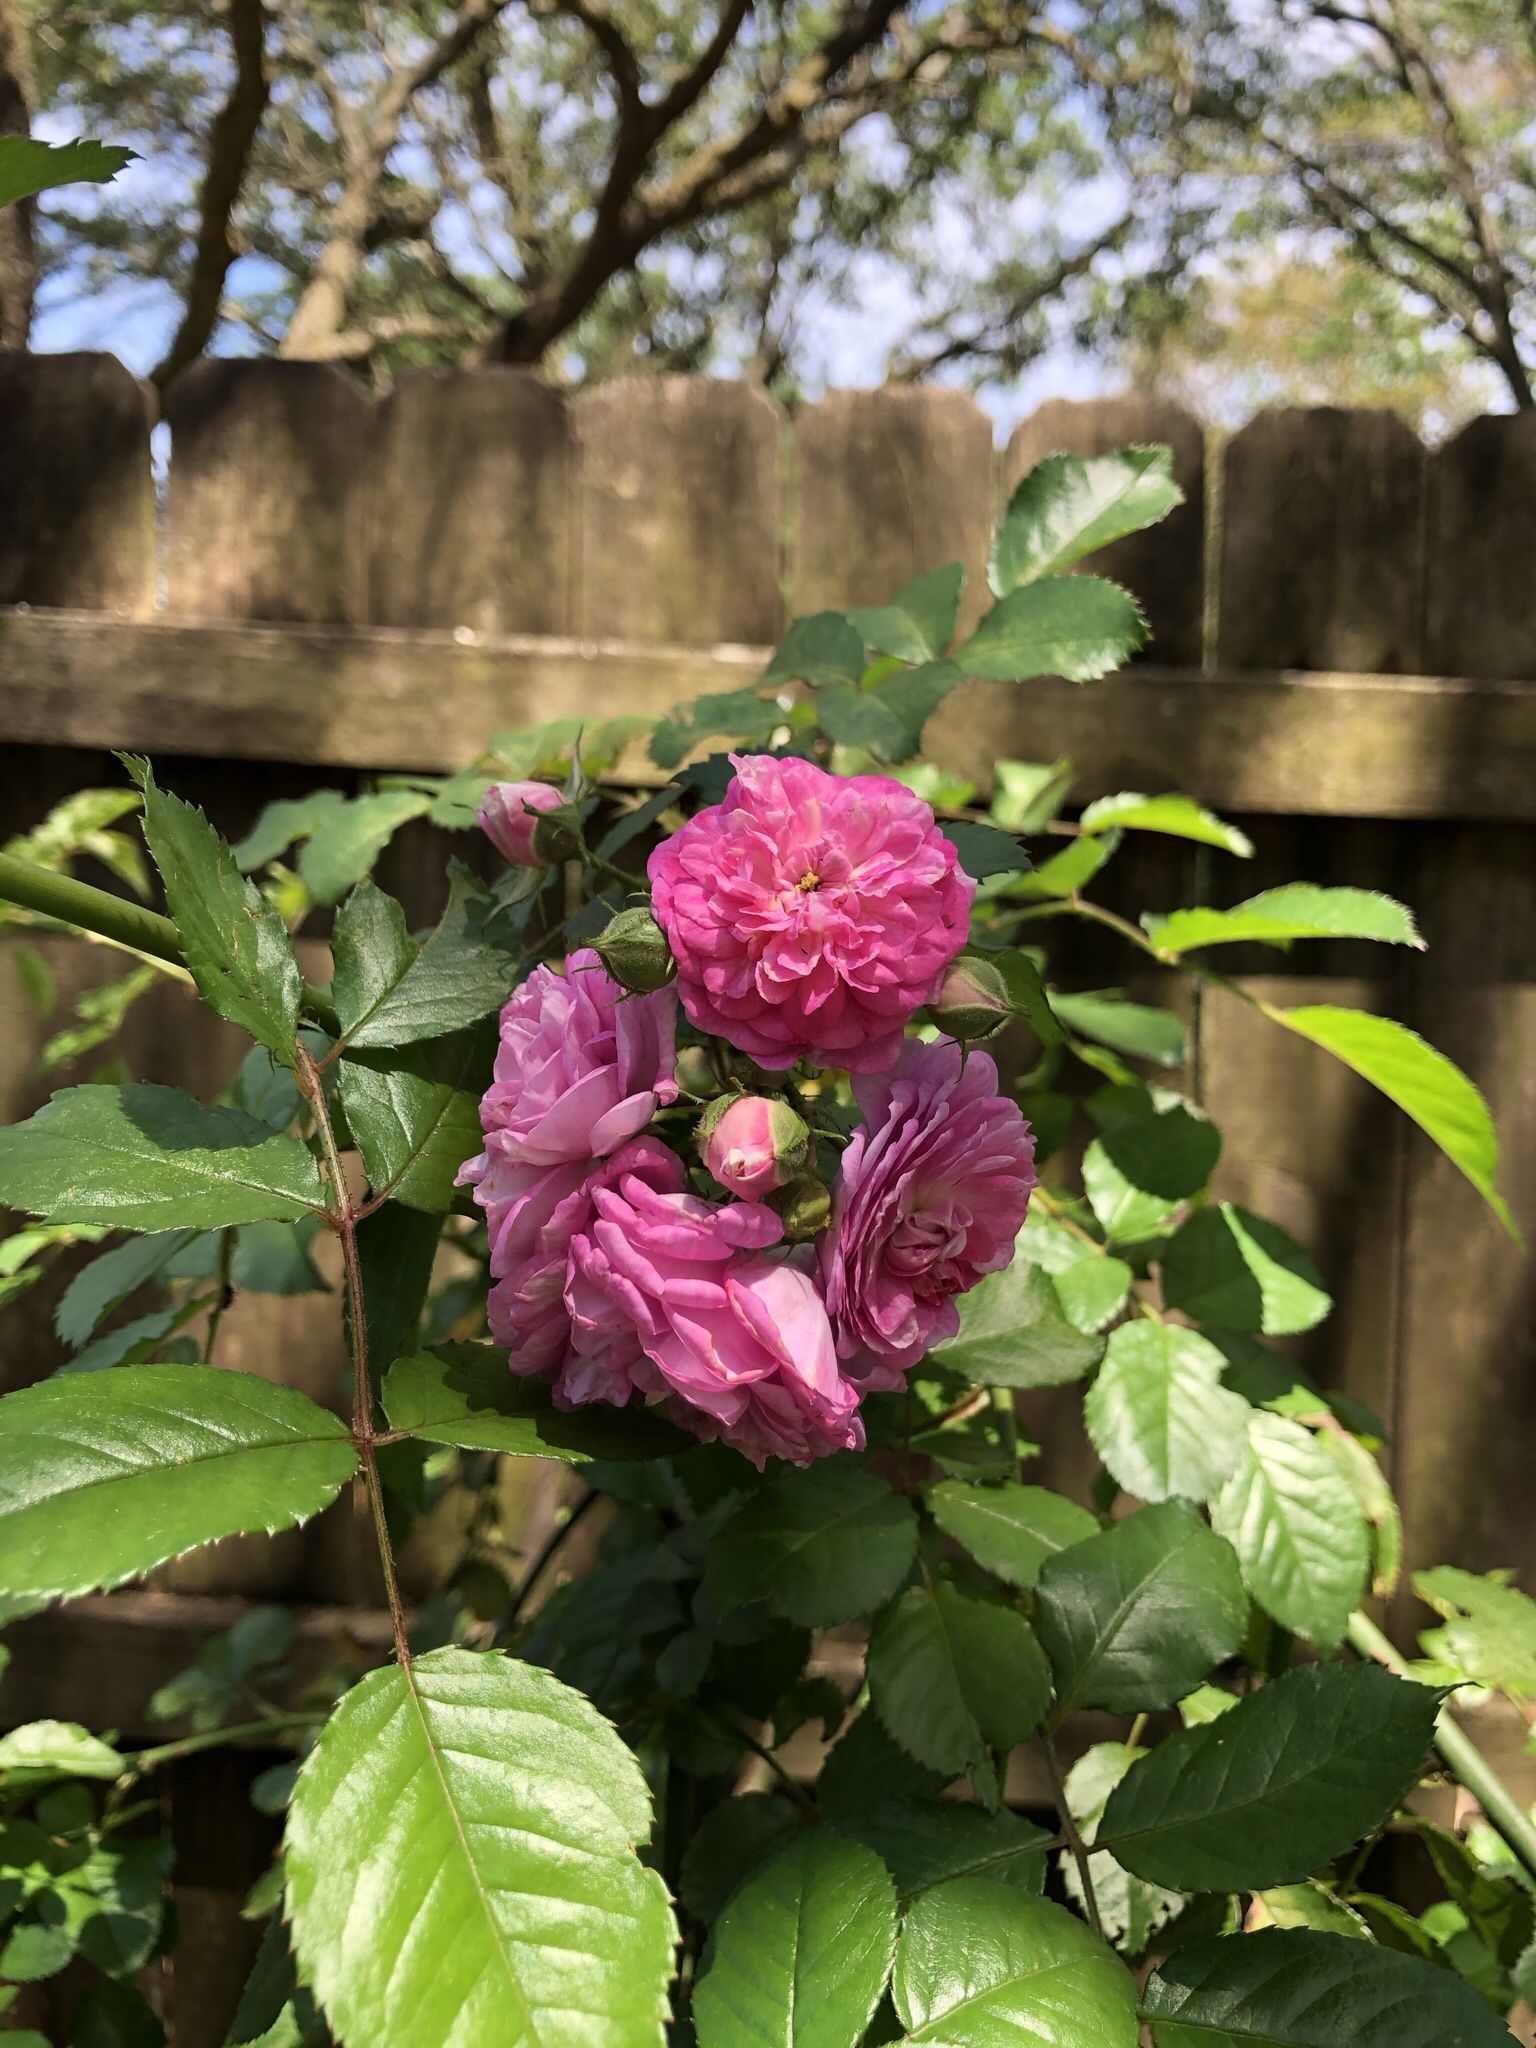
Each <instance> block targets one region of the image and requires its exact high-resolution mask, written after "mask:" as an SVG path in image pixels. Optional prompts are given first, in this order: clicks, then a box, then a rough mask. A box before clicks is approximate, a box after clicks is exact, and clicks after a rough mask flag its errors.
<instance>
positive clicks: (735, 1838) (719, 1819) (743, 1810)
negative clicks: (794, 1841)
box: [677, 1729, 800, 1920]
mask: <svg viewBox="0 0 1536 2048" xmlns="http://www.w3.org/2000/svg"><path fill="white" fill-rule="evenodd" d="M774 1732H775V1733H776V1734H777V1732H778V1731H777V1729H775V1731H774ZM799 1825H800V1818H799V1815H798V1813H797V1810H796V1808H795V1807H794V1806H792V1805H791V1803H790V1802H789V1800H787V1799H786V1798H784V1797H783V1795H782V1794H780V1793H778V1792H740V1793H737V1794H736V1796H735V1797H734V1798H732V1799H722V1800H721V1802H720V1804H719V1805H718V1806H716V1807H713V1808H711V1810H710V1811H709V1812H708V1813H707V1814H705V1816H704V1818H703V1820H702V1821H701V1822H700V1823H699V1825H698V1827H696V1828H695V1829H694V1831H693V1833H692V1834H691V1835H690V1836H689V1838H688V1847H687V1848H686V1849H685V1850H684V1852H683V1867H682V1873H681V1875H680V1877H679V1878H678V1885H677V1896H678V1898H679V1900H680V1901H681V1903H682V1904H683V1905H684V1906H685V1907H686V1908H687V1910H688V1911H689V1912H690V1913H691V1914H692V1915H693V1916H694V1918H695V1919H696V1920H713V1919H714V1918H715V1917H716V1916H717V1915H718V1914H719V1912H720V1911H721V1909H722V1908H723V1907H724V1906H725V1904H726V1902H727V1901H728V1900H729V1899H731V1898H732V1897H733V1896H734V1895H735V1893H736V1892H737V1891H739V1890H740V1888H741V1886H742V1885H743V1884H745V1883H746V1881H747V1879H748V1878H749V1877H751V1876H752V1874H753V1873H754V1872H755V1871H757V1870H760V1869H761V1868H762V1866H763V1864H764V1863H766V1862H767V1860H768V1858H769V1857H770V1856H772V1855H773V1853H774V1851H775V1850H776V1849H779V1848H781V1847H782V1846H783V1844H784V1843H785V1842H786V1841H787V1840H788V1839H789V1837H790V1836H791V1835H792V1834H793V1833H794V1832H795V1830H796V1828H797V1827H798V1826H799Z"/></svg>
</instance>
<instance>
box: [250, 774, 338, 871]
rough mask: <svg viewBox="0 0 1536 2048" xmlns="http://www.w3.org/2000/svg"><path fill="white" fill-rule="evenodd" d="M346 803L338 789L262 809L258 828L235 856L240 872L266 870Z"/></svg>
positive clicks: (284, 799)
mask: <svg viewBox="0 0 1536 2048" xmlns="http://www.w3.org/2000/svg"><path fill="white" fill-rule="evenodd" d="M346 801H347V799H346V798H345V797H344V796H343V795H342V793H341V791H340V790H339V789H312V790H310V792H309V793H308V795H307V796H294V797H280V798H279V799H278V801H277V802H276V803H271V804H265V805H263V807H262V809H261V812H260V815H259V816H258V817H257V820H256V822H255V824H254V825H253V826H252V827H251V829H250V831H249V832H247V833H246V835H245V837H244V838H243V839H241V840H237V841H236V843H235V846H234V849H233V851H234V856H235V860H236V862H237V863H238V864H239V867H240V869H241V871H242V872H243V873H245V874H249V873H250V871H251V870H252V868H264V867H265V866H266V865H267V863H268V861H274V860H276V859H277V857H278V855H279V854H280V853H286V852H287V850H288V848H289V847H290V846H292V845H293V843H294V841H295V840H296V839H307V838H308V837H309V835H310V833H311V832H313V831H315V830H316V828H317V827H318V826H320V825H322V824H323V823H324V822H325V820H326V818H327V817H329V816H330V814H331V812H332V811H335V810H338V809H339V808H340V807H341V806H342V805H343V804H344V803H345V802H346Z"/></svg>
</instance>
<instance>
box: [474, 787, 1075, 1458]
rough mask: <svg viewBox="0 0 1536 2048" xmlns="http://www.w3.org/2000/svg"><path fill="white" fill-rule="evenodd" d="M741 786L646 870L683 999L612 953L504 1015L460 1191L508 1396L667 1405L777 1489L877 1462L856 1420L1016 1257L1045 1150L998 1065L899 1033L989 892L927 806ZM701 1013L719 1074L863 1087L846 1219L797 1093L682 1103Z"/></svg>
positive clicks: (870, 792) (879, 791) (583, 963)
mask: <svg viewBox="0 0 1536 2048" xmlns="http://www.w3.org/2000/svg"><path fill="white" fill-rule="evenodd" d="M735 766H736V776H735V779H734V780H733V782H732V783H731V785H730V787H729V789H728V790H727V792H726V797H725V800H724V802H723V803H721V804H718V805H714V806H712V807H710V808H709V809H707V810H705V811H702V812H700V813H699V814H698V816H696V817H695V818H694V819H692V820H691V821H690V822H689V823H688V824H685V825H684V826H683V827H682V828H681V830H680V831H678V832H676V833H674V834H673V835H672V837H671V838H670V839H668V840H667V841H665V842H664V843H663V844H662V845H661V846H660V847H659V848H658V849H657V851H656V852H655V853H654V854H653V855H652V857H651V862H650V874H651V880H652V887H653V904H654V911H655V916H656V920H657V923H658V924H659V925H660V928H661V930H662V932H663V933H664V934H665V936H666V940H667V942H668V944H669V945H670V947H671V949H672V953H673V956H674V958H675V960H676V963H677V970H678V971H677V982H676V985H675V987H673V986H665V987H659V988H654V989H651V990H650V991H649V992H648V993H631V992H629V991H627V990H626V989H625V988H624V987H623V986H622V985H621V984H620V982H619V981H617V980H616V979H614V977H613V976H612V975H610V974H609V973H608V972H607V970H606V969H605V968H604V966H603V964H602V961H601V960H600V959H599V956H598V954H597V953H596V952H595V951H593V950H592V949H591V948H583V949H581V950H578V951H576V952H573V953H572V954H571V955H570V956H569V957H568V959H567V960H566V962H565V965H564V971H563V972H562V971H558V970H556V969H555V968H552V967H547V966H541V967H536V968H535V969H534V970H533V972H532V973H531V974H530V975H529V976H528V978H527V980H526V981H524V982H523V983H522V985H521V986H520V987H519V988H518V989H517V990H516V991H515V992H514V994H513V995H512V997H511V999H510V1000H509V1002H508V1003H507V1005H506V1007H505V1009H504V1010H503V1011H502V1015H501V1038H500V1046H499V1049H498V1052H497V1057H496V1065H495V1074H494V1078H493V1080H492V1083H491V1086H490V1088H489V1089H488V1090H487V1092H486V1095H485V1097H484V1100H483V1102H482V1104H481V1123H482V1126H483V1129H484V1133H485V1149H484V1151H483V1152H481V1153H480V1154H478V1155H477V1156H476V1157H475V1158H473V1159H470V1160H469V1161H467V1162H466V1164H465V1165H464V1167H463V1168H462V1169H461V1171H460V1176H459V1178H460V1180H461V1182H463V1183H465V1184H467V1185H469V1186H470V1187H472V1188H473V1190H474V1199H475V1201H476V1203H477V1204H478V1206H479V1207H480V1208H481V1210H482V1211H483V1212H484V1215H485V1221H486V1231H487V1237H488V1240H489V1246H490V1267H491V1277H492V1283H493V1284H492V1287H491V1293H490V1299H489V1304H488V1317H489V1322H490V1329H491V1335H492V1337H493V1338H494V1340H495V1341H496V1343H497V1344H499V1345H501V1346H503V1347H504V1348H505V1349H506V1351H507V1353H508V1359H509V1363H510V1365H511V1368H512V1370H513V1371H514V1372H516V1373H520V1374H525V1375H531V1376H535V1377H538V1378H540V1379H542V1380H544V1381H546V1382H547V1383H548V1384H549V1386H550V1388H551V1392H552V1396H553V1399H554V1401H555V1404H556V1405H557V1406H558V1407H560V1408H563V1409H573V1408H579V1407H582V1406H585V1405H587V1404H589V1403H592V1402H601V1403H605V1404H608V1405H611V1406H614V1407H620V1408H622V1407H625V1406H627V1405H629V1404H630V1403H631V1402H633V1401H636V1400H639V1401H640V1402H643V1403H648V1404H652V1405H657V1406H660V1407H662V1408H664V1409H665V1410H666V1412H667V1413H668V1414H669V1415H670V1416H671V1417H672V1418H673V1419H674V1420H675V1421H677V1422H679V1423H681V1424H682V1425H684V1426H685V1427H687V1428H688V1429H690V1430H691V1431H692V1432H693V1433H694V1434H695V1435H697V1436H699V1437H701V1438H703V1439H704V1440H706V1441H709V1440H714V1439H721V1440H723V1441H725V1442H726V1443H729V1444H731V1445H733V1446H734V1447H735V1448H736V1449H738V1450H739V1451H741V1452H742V1453H743V1454H744V1455H745V1456H747V1457H749V1458H751V1459H752V1461H753V1462H754V1463H755V1464H756V1465H758V1466H759V1468H761V1467H762V1465H763V1464H764V1463H765V1461H766V1460H767V1459H768V1458H770V1457H778V1458H786V1459H789V1460H791V1461H793V1462H794V1463H796V1464H801V1465H804V1464H807V1463H809V1462H810V1461H811V1460H812V1459H815V1458H818V1457H823V1456H826V1455H827V1454H829V1453H831V1452H834V1451H839V1450H858V1449H861V1448H862V1447H863V1444H864V1440H865V1439H864V1428H863V1424H862V1422H861V1420H860V1416H859V1405H860V1402H861V1400H862V1399H863V1397H864V1396H865V1395H866V1394H867V1393H870V1392H875V1391H882V1390H886V1389H890V1388H895V1387H899V1386H900V1385H902V1383H903V1381H904V1378H905V1375H906V1374H907V1372H908V1371H910V1369H911V1368H912V1367H913V1366H914V1365H915V1364H916V1363H917V1362H918V1361H919V1360H920V1359H921V1358H922V1357H923V1355H924V1353H925V1352H926V1351H928V1350H929V1349H930V1348H931V1347H932V1346H933V1345H934V1344H937V1343H940V1342H942V1341H943V1340H944V1339H945V1338H946V1337H949V1336H952V1335H953V1334H954V1332H955V1330H956V1329H957V1327H958V1322H959V1314H958V1308H957V1305H956V1304H957V1298H958V1297H959V1296H960V1295H961V1294H963V1293H964V1292H965V1291H966V1290H967V1289H968V1288H970V1287H973V1286H974V1285H975V1284H976V1282H977V1281H978V1280H980V1279H982V1278H983V1277H984V1276H985V1275H986V1274H988V1273H994V1272H997V1271H998V1270H999V1269H1000V1268H1001V1267H1003V1266H1005V1265H1006V1264H1007V1262H1008V1260H1009V1259H1010V1258H1011V1257H1012V1255H1013V1245H1014V1239H1015V1237H1016V1236H1017V1233H1018V1231H1019V1229H1020V1227H1021V1225H1022V1224H1023V1221H1024V1215H1025V1210H1026V1208H1027V1206H1028V1202H1029V1195H1030V1190H1031V1189H1032V1187H1033V1186H1034V1157H1033V1154H1034V1148H1033V1141H1032V1140H1031V1138H1030V1135H1029V1130H1028V1127H1027V1125H1026V1124H1025V1122H1024V1119H1023V1116H1022V1115H1021V1113H1020V1111H1019V1108H1018V1105H1017V1104H1016V1103H1014V1102H1012V1101H1010V1100H1009V1099H1008V1098H1007V1097H1005V1096H1002V1095H1000V1094H999V1093H998V1079H997V1069H996V1067H995V1065H994V1064H993V1062H992V1060H991V1059H989V1058H988V1057H987V1055H986V1054H984V1053H975V1052H973V1053H971V1054H969V1055H968V1056H966V1055H963V1054H962V1052H961V1049H960V1047H959V1046H958V1045H957V1044H956V1043H955V1042H954V1041H953V1040H951V1039H947V1038H945V1039H940V1040H939V1041H938V1042H937V1043H933V1044H924V1043H922V1042H920V1041H918V1040H915V1039H914V1040H908V1039H907V1038H906V1036H905V1030H906V1026H907V1024H908V1022H909V1021H910V1019H911V1018H912V1016H913V1015H914V1013H915V1012H916V1011H917V1010H918V1009H919V1008H920V1007H921V1006H922V1005H923V1004H924V1003H927V1002H932V1001H933V999H934V998H935V997H936V996H937V994H938V992H939V990H940V988H941V987H942V986H943V985H944V983H945V978H946V975H947V973H948V971H949V969H950V965H951V962H952V961H953V960H954V959H955V957H956V955H957V954H958V953H959V951H960V949H961V947H962V946H963V945H964V943H965V940H966V937H967V927H968V920H969V907H970V902H971V898H972V895H973V894H974V888H975V885H974V883H973V882H972V881H971V880H970V878H969V877H968V876H967V875H965V874H964V872H963V871H962V870H961V868H960V867H959V864H958V861H957V858H956V855H955V850H954V847H953V846H952V845H951V843H950V842H949V841H948V840H947V839H946V838H944V836H943V835H942V834H941V833H940V832H939V831H938V829H937V826H936V824H935V822H934V818H933V813H932V811H931V810H930V809H929V807H928V806H927V805H926V804H925V803H923V802H922V801H921V800H920V799H919V798H917V797H915V796H913V795H912V793H911V792H910V791H909V790H907V789H905V788H903V787H902V786H901V785H900V784H899V783H896V782H891V781H887V780H886V779H885V778H884V777H881V776H854V777H850V778H847V779H840V778H838V777H836V776H833V775H829V774H827V773H826V772H825V771H824V770H823V769H820V768H818V767H816V766H815V765H814V764H813V763H811V762H807V761H800V760H778V759H774V758H771V757H767V756H760V757H754V758H747V759H738V760H736V762H735ZM488 829H489V828H488ZM493 836H494V835H493ZM622 914H623V915H627V916H630V917H634V916H636V915H638V914H639V913H636V912H634V911H630V912H626V913H622ZM657 944H658V945H659V944H660V941H659V940H658V941H657ZM664 957H665V956H664V955H663V958H664ZM621 971H622V968H621ZM679 1001H681V1004H682V1008H683V1010H684V1012H685V1013H686V1016H687V1018H688V1021H689V1023H690V1024H691V1025H692V1026H693V1027H694V1029H695V1030H696V1031H697V1032H700V1033H702V1034H706V1045H705V1047H704V1048H702V1049H700V1050H699V1051H696V1052H694V1053H692V1054H690V1058H691V1059H698V1058H699V1057H701V1055H702V1056H703V1057H705V1060H706V1064H711V1063H712V1064H713V1066H714V1068H715V1069H716V1070H717V1071H718V1072H719V1073H720V1074H721V1075H722V1076H725V1075H726V1073H727V1070H728V1066H729V1061H730V1057H731V1053H732V1052H734V1053H736V1054H742V1053H745V1054H746V1055H748V1056H749V1057H750V1058H751V1059H752V1060H753V1061H755V1062H756V1063H757V1064H758V1065H759V1066H761V1067H765V1068H768V1069H770V1070H783V1069H785V1068H788V1067H791V1066H793V1065H795V1064H796V1063H798V1062H800V1061H802V1060H815V1061H817V1062H819V1063H820V1064H822V1065H825V1066H836V1067H840V1068H844V1069H846V1070H848V1072H849V1073H850V1074H851V1075H852V1076H853V1094H854V1100H855V1102H856V1104H857V1107H858V1109H859V1111H860V1113H861V1115H862V1117H863V1123H862V1126H861V1127H860V1128H859V1129H857V1130H856V1131H855V1132H854V1134H853V1135H852V1137H851V1138H849V1140H848V1142H847V1145H846V1149H845V1151H844V1152H843V1155H842V1159H841V1165H840V1170H839V1171H838V1173H837V1175H836V1178H835V1184H834V1186H833V1188H832V1192H831V1198H830V1203H829V1199H828V1193H827V1188H826V1185H825V1183H824V1182H823V1181H822V1180H820V1179H818V1178H817V1176H816V1172H815V1166H816V1151H815V1139H814V1133H813V1130H812V1129H811V1128H810V1126H809V1125H808V1124H807V1122H806V1120H805V1119H806V1116H810V1117H811V1119H812V1123H814V1122H815V1121H816V1117H815V1113H814V1111H813V1109H812V1108H811V1107H809V1106H808V1100H805V1099H802V1098H801V1097H800V1096H799V1095H798V1094H796V1092H795V1090H794V1089H793V1088H791V1089H789V1091H788V1092H789V1094H790V1096H792V1097H793V1101H790V1100H785V1099H783V1098H782V1097H780V1096H776V1095H771V1094H747V1093H738V1094H734V1095H733V1094H731V1093H730V1092H729V1090H727V1091H726V1092H725V1093H724V1094H720V1095H716V1096H715V1099H714V1100H713V1101H712V1102H711V1103H710V1104H709V1105H708V1106H707V1107H706V1109H705V1112H704V1115H703V1118H702V1120H700V1119H699V1117H698V1116H697V1113H696V1112H695V1111H693V1110H691V1109H689V1107H688V1106H687V1104H686V1103H684V1102H681V1101H680V1100H679V1094H680V1091H679V1086H678V1081H677V1075H676V1071H675V1068H676V1055H677V1025H678V1018H677V1010H678V1003H679ZM708 1038H714V1039H718V1040H723V1041H724V1046H723V1047H719V1046H717V1047H716V1048H715V1050H714V1051H713V1052H710V1051H709V1048H708V1043H707V1040H708ZM715 1085H718V1084H715ZM733 1085H734V1086H736V1087H739V1086H740V1083H739V1081H738V1082H736V1083H734V1084H733ZM697 1099H698V1098H697V1097H695V1098H693V1100H694V1101H697ZM802 1111H804V1112H805V1114H804V1115H802V1113H801V1112H802ZM694 1126H697V1128H694ZM663 1132H665V1133H666V1135H665V1136H664V1135H663ZM695 1149H696V1152H697V1159H698V1162H700V1163H696V1164H694V1165H693V1166H692V1167H690V1166H689V1165H688V1164H687V1163H685V1162H686V1160H687V1158H688V1157H689V1156H690V1155H691V1154H692V1153H693V1151H694V1150H695ZM829 1156H830V1155H829ZM701 1166H702V1169H703V1170H702V1171H701ZM722 1191H723V1192H724V1194H725V1196H726V1197H727V1199H724V1200H722V1199H720V1196H721V1193H722ZM731 1197H734V1198H735V1199H730V1198H731ZM813 1198H814V1199H813ZM775 1205H776V1206H775ZM780 1212H782V1215H781V1213H780ZM807 1218H808V1219H809V1220H806V1219H807ZM824 1219H829V1220H827V1221H826V1227H825V1228H820V1227H819V1226H821V1225H822V1223H823V1220H824ZM813 1233H814V1234H815V1239H814V1241H807V1242H804V1243H799V1244H794V1245H791V1244H790V1243H788V1242H787V1238H788V1237H790V1236H794V1237H797V1238H804V1239H807V1240H811V1239H812V1237H813Z"/></svg>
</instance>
